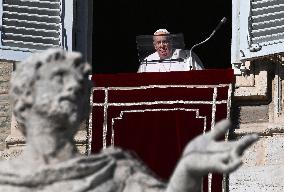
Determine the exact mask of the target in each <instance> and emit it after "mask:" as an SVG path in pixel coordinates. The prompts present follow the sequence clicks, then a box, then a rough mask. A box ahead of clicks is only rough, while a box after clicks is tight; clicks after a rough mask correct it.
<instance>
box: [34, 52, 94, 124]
mask: <svg viewBox="0 0 284 192" xmlns="http://www.w3.org/2000/svg"><path fill="white" fill-rule="evenodd" d="M65 57H66V59H63V60H61V61H58V62H55V63H49V64H43V66H41V67H40V69H39V79H38V81H37V82H36V85H35V90H34V91H35V92H36V94H35V103H34V106H35V107H36V110H37V111H38V112H39V113H40V112H43V114H46V115H47V116H48V117H52V118H53V119H55V120H56V119H57V120H59V121H58V122H61V123H63V124H64V123H65V125H66V126H73V124H76V122H80V120H82V118H84V114H83V113H82V110H83V109H84V108H88V105H87V100H88V98H87V97H88V91H89V87H88V85H87V83H86V77H85V76H86V75H85V74H84V68H86V65H87V64H84V63H80V55H79V54H77V53H67V54H66V55H65ZM87 67H88V66H87ZM89 69H90V68H89ZM46 112H47V113H46ZM74 126H76V125H74Z"/></svg>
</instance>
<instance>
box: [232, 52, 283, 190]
mask: <svg viewBox="0 0 284 192" xmlns="http://www.w3.org/2000/svg"><path fill="white" fill-rule="evenodd" d="M282 63H283V62H282V59H280V60H279V59H278V58H277V57H273V58H265V59H258V60H255V61H253V62H246V68H247V69H248V71H247V73H246V74H244V75H242V76H236V86H235V92H234V97H233V106H234V107H233V109H232V112H233V113H232V118H233V119H234V124H235V130H234V132H233V133H232V134H231V138H239V137H242V136H243V135H246V134H248V133H258V134H259V135H260V140H259V141H258V142H257V144H255V145H254V146H253V147H252V148H250V149H249V150H248V151H247V152H246V153H245V155H244V165H243V166H242V168H241V169H239V170H237V171H236V172H235V173H233V174H231V175H230V177H229V191H230V192H243V191H250V192H268V191H269V192H282V191H284V182H283V181H284V161H283V159H284V116H283V115H284V113H283V107H282V106H283V98H284V93H283V90H282V87H283V83H284V81H283V79H284V70H283V66H282Z"/></svg>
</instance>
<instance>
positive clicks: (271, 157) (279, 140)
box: [0, 0, 284, 192]
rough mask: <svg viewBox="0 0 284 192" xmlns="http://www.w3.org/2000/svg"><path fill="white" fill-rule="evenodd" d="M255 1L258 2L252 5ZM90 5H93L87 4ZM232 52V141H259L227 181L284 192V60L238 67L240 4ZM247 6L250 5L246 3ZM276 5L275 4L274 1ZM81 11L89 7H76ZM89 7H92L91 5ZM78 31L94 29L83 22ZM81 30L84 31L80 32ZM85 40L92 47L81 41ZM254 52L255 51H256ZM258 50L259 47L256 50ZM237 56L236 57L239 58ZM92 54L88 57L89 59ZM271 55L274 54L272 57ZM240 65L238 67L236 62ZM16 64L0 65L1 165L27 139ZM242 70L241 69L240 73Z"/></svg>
mask: <svg viewBox="0 0 284 192" xmlns="http://www.w3.org/2000/svg"><path fill="white" fill-rule="evenodd" d="M251 1H253V0H251ZM85 2H87V1H85ZM88 2H89V3H91V1H88ZM232 2H233V17H232V19H233V26H232V29H233V32H232V45H233V46H235V48H233V49H232V50H233V51H232V58H233V60H234V61H232V64H233V68H234V69H235V70H236V71H237V72H236V76H235V77H236V78H235V82H234V90H233V97H232V110H231V112H232V114H231V116H232V120H233V122H234V125H235V127H234V128H235V129H234V130H233V131H231V133H230V138H231V139H234V138H238V137H241V136H243V135H245V134H248V133H258V134H259V135H260V140H259V141H258V142H257V143H256V144H255V145H254V146H253V147H252V148H250V149H249V151H247V152H246V154H245V159H244V165H243V166H242V168H241V169H239V170H238V171H236V172H235V173H233V174H231V175H230V176H229V179H228V189H229V191H230V192H244V191H249V192H282V191H284V182H283V181H284V161H283V159H284V111H283V110H284V107H283V105H284V95H283V94H284V91H283V86H284V81H283V79H284V66H283V62H284V59H283V57H282V56H281V54H278V55H273V54H272V56H269V57H262V56H257V57H256V58H254V59H249V60H250V61H246V62H239V60H240V58H239V57H240V56H238V55H237V54H239V52H240V46H239V45H240V44H239V43H238V41H240V36H238V35H236V34H238V31H239V30H240V28H241V27H242V26H241V25H240V23H241V22H240V18H239V12H240V9H241V5H240V2H241V1H240V0H233V1H232ZM243 2H245V1H243ZM271 2H272V1H271ZM77 6H78V8H81V9H80V10H86V9H82V7H84V6H88V5H86V4H85V5H77ZM89 7H92V6H90V5H89ZM84 14H86V12H82V11H81V12H80V11H79V12H78V15H77V16H78V17H80V16H81V17H84V18H91V17H92V16H91V15H89V16H87V17H85V15H84ZM83 21H84V22H85V23H84V22H80V23H79V25H83V24H86V25H90V21H88V19H83ZM85 29H86V28H84V27H78V30H79V31H77V33H84V34H85V33H86V34H88V35H85V36H84V37H79V36H76V37H75V39H77V42H78V47H77V48H78V49H77V50H83V52H85V53H91V49H89V48H90V47H91V46H90V45H88V43H85V44H84V42H91V41H90V39H91V35H90V34H91V31H90V30H85ZM80 30H81V31H80ZM82 39H84V40H88V41H81V40H82ZM254 48H255V47H254ZM256 48H257V47H256ZM236 50H237V51H236ZM235 53H237V54H235ZM90 55H91V54H87V56H86V58H88V60H89V61H91V58H89V56H90ZM270 55H271V54H270ZM236 61H237V62H236ZM13 65H14V64H13V62H11V61H7V60H0V159H9V158H12V157H14V156H16V155H18V154H19V153H20V152H21V148H22V146H23V145H24V141H25V140H24V137H23V136H22V135H21V134H20V133H19V131H17V124H16V123H15V121H13V120H12V119H13V118H12V114H11V105H10V102H9V96H8V90H9V80H10V76H11V72H12V70H13ZM236 66H237V67H236ZM76 141H77V143H78V146H79V147H80V149H81V151H82V153H84V149H85V144H86V127H85V125H82V128H81V131H80V132H79V133H78V135H77V136H76Z"/></svg>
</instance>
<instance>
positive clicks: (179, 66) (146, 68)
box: [138, 49, 204, 73]
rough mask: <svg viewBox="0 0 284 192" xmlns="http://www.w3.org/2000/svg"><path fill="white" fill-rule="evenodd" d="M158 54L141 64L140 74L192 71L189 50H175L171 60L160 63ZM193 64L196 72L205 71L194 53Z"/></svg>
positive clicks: (150, 56) (152, 55) (147, 58)
mask: <svg viewBox="0 0 284 192" xmlns="http://www.w3.org/2000/svg"><path fill="white" fill-rule="evenodd" d="M159 60H160V57H159V54H158V52H155V53H153V54H151V55H149V56H148V57H146V58H145V59H144V60H143V62H142V63H141V64H140V66H139V69H138V73H143V72H170V71H190V70H192V66H191V61H190V54H189V50H182V49H175V50H174V53H173V55H172V57H171V58H168V59H167V60H164V61H159ZM192 62H193V63H194V64H195V68H196V70H202V69H204V67H203V64H202V62H201V61H200V59H199V58H198V56H197V55H196V54H195V53H193V52H192Z"/></svg>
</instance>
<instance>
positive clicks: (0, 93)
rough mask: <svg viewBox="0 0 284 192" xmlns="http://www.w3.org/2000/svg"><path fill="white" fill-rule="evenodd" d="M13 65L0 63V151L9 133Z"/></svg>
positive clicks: (3, 147)
mask: <svg viewBox="0 0 284 192" xmlns="http://www.w3.org/2000/svg"><path fill="white" fill-rule="evenodd" d="M12 70H13V63H11V62H5V61H0V151H2V150H4V149H5V139H6V137H7V136H8V135H9V133H10V125H11V106H10V102H9V95H8V93H9V87H10V85H9V81H10V77H11V73H12Z"/></svg>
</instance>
